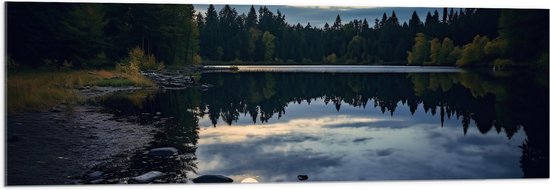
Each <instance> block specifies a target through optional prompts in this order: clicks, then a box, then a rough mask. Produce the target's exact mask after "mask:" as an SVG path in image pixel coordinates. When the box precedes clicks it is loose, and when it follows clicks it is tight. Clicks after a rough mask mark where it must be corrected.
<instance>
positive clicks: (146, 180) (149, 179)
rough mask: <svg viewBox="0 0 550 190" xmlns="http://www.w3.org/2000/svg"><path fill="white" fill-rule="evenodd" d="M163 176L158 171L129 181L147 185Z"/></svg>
mask: <svg viewBox="0 0 550 190" xmlns="http://www.w3.org/2000/svg"><path fill="white" fill-rule="evenodd" d="M162 176H164V173H162V172H159V171H150V172H147V173H145V174H142V175H140V176H137V177H133V178H132V179H131V180H132V181H134V182H137V183H149V182H152V181H154V180H156V179H159V178H161V177H162Z"/></svg>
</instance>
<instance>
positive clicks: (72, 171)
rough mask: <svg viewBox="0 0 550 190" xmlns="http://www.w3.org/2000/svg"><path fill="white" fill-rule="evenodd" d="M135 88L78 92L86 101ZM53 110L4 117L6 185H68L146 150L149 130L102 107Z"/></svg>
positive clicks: (145, 126) (60, 107)
mask: <svg viewBox="0 0 550 190" xmlns="http://www.w3.org/2000/svg"><path fill="white" fill-rule="evenodd" d="M135 89H136V88H94V89H83V90H81V92H82V94H83V95H84V96H86V97H87V98H88V99H91V98H94V97H97V96H101V95H106V94H109V93H112V92H115V91H120V90H135ZM66 110H67V108H65V107H63V106H57V107H56V108H55V109H51V110H47V111H36V112H23V113H16V114H10V115H8V117H7V130H6V132H7V133H6V135H7V143H6V148H7V165H6V169H7V170H6V174H7V181H6V183H7V185H42V184H50V185H51V184H57V185H59V184H71V183H75V182H76V180H74V179H72V178H73V177H74V176H81V175H83V174H85V173H86V172H88V171H89V170H90V168H92V167H93V166H95V165H97V164H101V163H105V162H109V160H111V159H113V157H117V156H120V155H125V154H128V153H130V152H134V151H135V150H137V149H139V148H141V147H143V146H145V145H146V144H147V143H149V142H150V141H151V139H152V132H151V130H152V127H151V126H147V125H138V124H136V123H135V122H133V121H132V120H131V118H129V119H126V120H121V119H115V118H114V117H113V115H112V114H109V113H106V112H104V111H103V108H102V107H99V106H94V105H90V104H85V105H79V106H76V107H74V108H73V111H66Z"/></svg>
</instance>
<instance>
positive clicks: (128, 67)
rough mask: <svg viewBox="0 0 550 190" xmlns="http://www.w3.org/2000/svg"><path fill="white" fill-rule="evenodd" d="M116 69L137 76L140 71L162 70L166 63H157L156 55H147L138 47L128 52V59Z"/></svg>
mask: <svg viewBox="0 0 550 190" xmlns="http://www.w3.org/2000/svg"><path fill="white" fill-rule="evenodd" d="M116 68H117V70H118V71H121V72H123V73H128V74H137V73H139V71H140V70H162V69H164V63H163V62H158V63H157V61H156V59H155V56H154V55H145V52H144V51H143V50H142V49H141V48H139V47H136V48H134V49H131V50H130V51H129V52H128V57H127V58H124V59H123V60H122V61H121V62H120V63H118V64H117V66H116Z"/></svg>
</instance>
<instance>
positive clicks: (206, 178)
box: [193, 175, 233, 183]
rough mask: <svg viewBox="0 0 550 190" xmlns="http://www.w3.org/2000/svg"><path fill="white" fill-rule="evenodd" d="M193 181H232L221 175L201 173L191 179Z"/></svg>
mask: <svg viewBox="0 0 550 190" xmlns="http://www.w3.org/2000/svg"><path fill="white" fill-rule="evenodd" d="M193 183H233V179H231V178H228V177H225V176H223V175H201V176H199V177H197V178H195V179H193Z"/></svg>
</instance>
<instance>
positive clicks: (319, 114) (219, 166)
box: [197, 101, 526, 182]
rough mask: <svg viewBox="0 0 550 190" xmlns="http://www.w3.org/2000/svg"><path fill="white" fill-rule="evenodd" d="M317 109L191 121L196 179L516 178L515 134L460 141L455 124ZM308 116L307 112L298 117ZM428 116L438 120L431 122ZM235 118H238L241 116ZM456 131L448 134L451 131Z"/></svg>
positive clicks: (420, 116) (419, 116) (421, 116)
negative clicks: (261, 119)
mask: <svg viewBox="0 0 550 190" xmlns="http://www.w3.org/2000/svg"><path fill="white" fill-rule="evenodd" d="M366 107H367V108H366V109H364V108H355V107H351V106H344V105H343V106H342V109H341V110H340V111H339V112H335V110H334V108H333V107H332V106H330V105H325V104H323V103H321V101H315V102H312V103H311V104H310V105H305V104H290V105H289V106H288V108H287V112H286V114H285V116H284V117H283V118H281V119H280V120H278V121H273V122H271V123H266V124H253V123H251V122H246V121H245V122H242V121H239V123H233V124H232V125H231V126H228V125H223V124H221V123H220V124H219V125H218V126H217V127H216V128H214V127H210V126H208V124H209V123H208V122H205V121H204V120H206V121H208V117H204V118H203V119H201V121H199V125H200V127H201V128H202V129H201V131H200V139H199V143H198V150H197V157H198V159H199V163H198V169H199V170H198V172H199V174H200V175H202V174H223V175H228V176H233V177H235V176H258V177H257V178H256V179H257V180H258V181H260V182H277V181H285V182H289V181H296V176H297V175H299V174H306V175H308V176H309V181H354V180H388V179H453V178H461V179H464V178H518V177H521V176H522V171H521V169H520V167H519V159H520V156H521V151H520V150H519V148H518V145H520V144H521V142H522V141H523V140H524V139H525V138H526V137H525V133H524V132H523V131H520V132H518V133H517V134H516V135H514V137H513V138H512V139H511V140H508V139H507V138H506V135H505V134H502V133H501V134H498V133H496V132H495V131H492V132H489V133H487V134H484V135H482V134H479V133H469V134H467V135H466V136H464V135H463V131H462V128H460V127H458V126H460V120H457V119H451V120H449V121H448V122H449V123H450V125H449V126H451V127H444V128H442V127H440V121H439V119H438V117H433V116H432V115H430V114H427V113H421V112H418V113H416V114H415V116H414V117H413V116H411V115H410V113H408V112H407V111H399V110H400V109H406V108H402V107H403V106H400V107H398V110H397V111H396V112H395V114H394V115H393V116H389V114H383V113H380V112H379V111H378V110H376V109H375V108H373V106H372V105H370V106H369V105H367V106H366ZM305 110H311V111H305ZM435 115H436V116H437V115H438V114H435ZM243 118H245V117H244V116H243ZM452 126H456V127H452Z"/></svg>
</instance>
